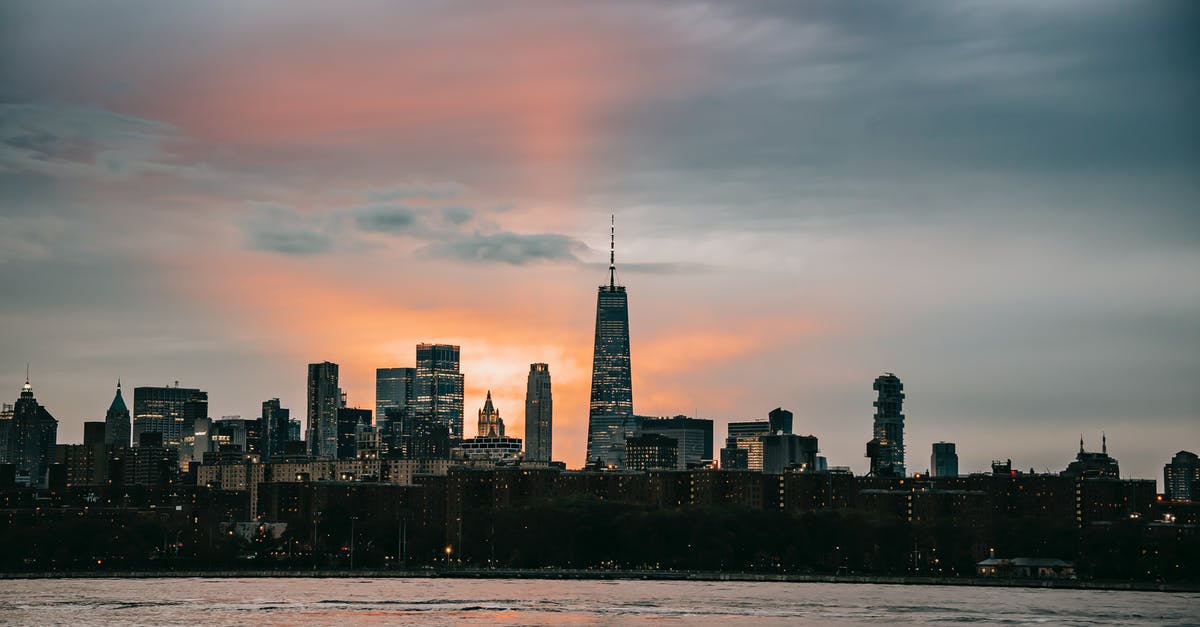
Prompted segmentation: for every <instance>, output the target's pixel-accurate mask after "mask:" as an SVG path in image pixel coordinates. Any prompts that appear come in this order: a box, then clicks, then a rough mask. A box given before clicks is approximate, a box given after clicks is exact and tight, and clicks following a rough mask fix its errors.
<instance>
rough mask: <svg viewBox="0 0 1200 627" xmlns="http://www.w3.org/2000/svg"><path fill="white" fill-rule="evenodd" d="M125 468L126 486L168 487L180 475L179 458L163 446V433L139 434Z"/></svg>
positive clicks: (129, 452)
mask: <svg viewBox="0 0 1200 627" xmlns="http://www.w3.org/2000/svg"><path fill="white" fill-rule="evenodd" d="M139 389H140V388H139ZM134 398H137V390H136V389H135V390H134ZM135 404H136V403H135ZM134 413H135V414H136V413H137V412H136V411H135V412H134ZM123 468H124V471H125V484H126V485H138V486H150V487H162V486H168V485H171V484H173V483H175V478H176V477H177V476H178V474H179V457H178V455H177V454H176V453H175V449H174V448H173V447H169V446H166V445H165V444H163V437H162V433H160V432H158V431H145V432H142V433H140V434H138V442H137V446H135V447H133V448H132V449H130V450H129V451H128V453H127V455H126V457H125V459H124V462H123Z"/></svg>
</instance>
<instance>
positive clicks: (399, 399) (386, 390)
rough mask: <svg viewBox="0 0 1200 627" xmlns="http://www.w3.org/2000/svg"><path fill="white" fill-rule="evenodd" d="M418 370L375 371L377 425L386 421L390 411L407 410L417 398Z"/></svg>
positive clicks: (394, 369) (393, 369) (385, 369)
mask: <svg viewBox="0 0 1200 627" xmlns="http://www.w3.org/2000/svg"><path fill="white" fill-rule="evenodd" d="M416 379H417V369H416V368H376V369H375V423H376V426H381V425H380V424H379V421H381V420H386V419H387V415H388V410H389V409H392V410H394V409H405V408H407V407H408V406H409V405H411V404H412V403H413V401H414V399H415V398H416Z"/></svg>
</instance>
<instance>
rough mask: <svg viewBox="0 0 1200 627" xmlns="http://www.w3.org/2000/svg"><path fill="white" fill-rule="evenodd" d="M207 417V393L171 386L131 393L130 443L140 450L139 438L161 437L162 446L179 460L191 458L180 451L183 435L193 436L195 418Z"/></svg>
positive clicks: (135, 389) (137, 390) (176, 385)
mask: <svg viewBox="0 0 1200 627" xmlns="http://www.w3.org/2000/svg"><path fill="white" fill-rule="evenodd" d="M207 416H208V392H205V391H203V390H198V389H196V388H181V387H179V382H176V383H175V385H174V386H164V387H149V386H148V387H139V388H134V389H133V439H134V441H135V442H138V446H140V445H141V444H140V442H141V434H143V433H161V434H162V446H164V447H166V448H171V449H175V450H176V451H177V453H178V455H179V456H180V459H181V460H186V459H190V458H191V451H188V450H185V449H184V448H183V444H184V435H186V434H191V433H193V429H194V423H195V421H196V418H204V417H207Z"/></svg>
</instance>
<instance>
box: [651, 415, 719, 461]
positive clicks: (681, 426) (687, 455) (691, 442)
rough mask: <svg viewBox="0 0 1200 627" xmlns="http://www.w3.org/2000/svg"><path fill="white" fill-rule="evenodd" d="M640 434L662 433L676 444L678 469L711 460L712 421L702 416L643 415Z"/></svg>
mask: <svg viewBox="0 0 1200 627" xmlns="http://www.w3.org/2000/svg"><path fill="white" fill-rule="evenodd" d="M639 423H640V424H641V428H642V430H641V432H642V435H652V434H657V435H662V436H666V437H668V438H672V439H674V440H675V441H676V443H677V445H678V447H677V448H678V451H677V461H678V462H679V469H681V470H683V469H686V468H699V467H702V466H706V465H708V464H711V463H712V461H713V421H711V420H707V419H704V418H689V417H688V416H675V417H674V418H650V417H643V418H641V419H640V420H639Z"/></svg>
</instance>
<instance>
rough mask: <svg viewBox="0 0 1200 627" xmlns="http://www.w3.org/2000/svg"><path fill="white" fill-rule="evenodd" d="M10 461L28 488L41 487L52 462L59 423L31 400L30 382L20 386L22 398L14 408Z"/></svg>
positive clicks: (31, 388)
mask: <svg viewBox="0 0 1200 627" xmlns="http://www.w3.org/2000/svg"><path fill="white" fill-rule="evenodd" d="M9 437H10V438H11V445H10V451H11V453H10V457H11V460H12V463H13V464H15V465H16V472H17V475H27V476H28V477H29V485H31V486H41V485H44V484H45V481H46V471H47V470H48V469H49V468H50V464H53V463H54V460H55V453H56V451H55V444H56V440H57V438H58V421H57V420H55V419H54V416H51V415H50V412H49V411H47V410H46V408H45V407H43V406H42V405H40V404H39V403H38V402H37V399H35V398H34V397H33V386H32V385H30V384H29V379H28V378H26V379H25V385H22V386H21V396H20V397H19V398H18V399H17V402H16V403H14V404H13V417H12V427H11V434H10V436H9Z"/></svg>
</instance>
